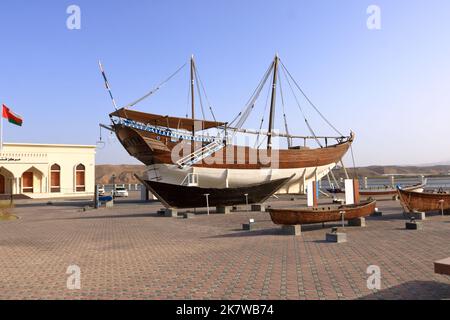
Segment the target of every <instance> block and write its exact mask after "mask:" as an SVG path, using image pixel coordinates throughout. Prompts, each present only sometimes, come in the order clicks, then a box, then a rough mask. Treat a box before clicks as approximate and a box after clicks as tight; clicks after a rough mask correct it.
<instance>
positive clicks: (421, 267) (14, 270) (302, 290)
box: [0, 201, 450, 299]
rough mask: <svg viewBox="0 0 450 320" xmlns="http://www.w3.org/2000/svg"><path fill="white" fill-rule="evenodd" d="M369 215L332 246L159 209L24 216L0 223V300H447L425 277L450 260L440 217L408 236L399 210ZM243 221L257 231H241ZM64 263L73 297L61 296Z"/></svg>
mask: <svg viewBox="0 0 450 320" xmlns="http://www.w3.org/2000/svg"><path fill="white" fill-rule="evenodd" d="M379 207H380V208H381V209H382V210H383V211H384V213H385V215H384V216H383V217H381V218H369V219H368V221H367V223H368V227H367V228H364V229H362V228H347V229H346V231H347V233H348V237H349V242H348V243H346V244H339V245H338V244H330V243H326V242H324V239H325V233H326V231H328V230H329V228H327V229H321V226H314V227H306V228H305V229H306V230H305V231H304V233H303V236H302V237H297V238H295V237H293V236H284V235H282V234H281V233H280V231H279V230H280V229H279V227H276V226H275V225H273V224H272V223H271V222H270V218H269V215H268V214H266V213H234V214H231V215H226V216H225V215H212V216H209V217H208V216H206V215H199V216H197V217H195V218H194V219H191V220H183V219H175V218H162V217H157V216H156V211H157V210H158V209H160V208H161V205H160V204H150V205H148V204H147V205H144V204H121V205H118V206H117V207H116V208H115V209H110V210H106V209H102V210H100V211H98V212H95V211H88V212H81V211H80V208H79V207H77V206H76V204H72V205H71V204H70V203H65V204H64V205H54V206H45V205H40V206H36V205H29V206H27V207H25V206H22V207H19V208H16V209H15V210H14V213H15V214H16V215H18V216H19V217H20V218H21V219H20V220H18V221H13V222H0V288H1V289H0V299H22V298H26V299H66V298H69V299H359V298H362V299H416V298H417V299H450V278H449V277H445V276H439V275H435V274H434V272H433V262H434V261H435V260H440V259H443V258H446V257H450V217H449V216H446V217H444V218H442V217H440V216H433V217H431V218H430V219H428V220H427V221H426V222H425V226H424V230H423V231H406V230H403V229H404V226H405V221H404V220H403V216H402V214H401V210H400V206H399V204H398V203H395V202H393V201H387V202H379ZM249 218H255V219H256V221H257V222H258V228H260V229H259V230H257V231H251V232H246V231H241V230H240V229H241V225H242V223H245V222H247V221H248V219H249ZM329 227H331V226H329ZM74 264H75V265H78V266H80V268H81V273H82V274H81V290H76V291H71V290H68V289H67V287H66V281H67V277H68V275H66V270H67V268H68V266H69V265H74ZM369 265H378V266H379V267H380V268H381V272H382V289H381V290H380V291H379V292H374V291H370V290H368V289H367V284H366V281H367V278H368V275H367V274H366V270H367V267H368V266H369Z"/></svg>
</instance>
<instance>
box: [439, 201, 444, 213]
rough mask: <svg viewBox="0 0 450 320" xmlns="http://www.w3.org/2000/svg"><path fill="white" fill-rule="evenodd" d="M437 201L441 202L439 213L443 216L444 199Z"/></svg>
mask: <svg viewBox="0 0 450 320" xmlns="http://www.w3.org/2000/svg"><path fill="white" fill-rule="evenodd" d="M439 203H440V204H441V213H442V216H444V199H441V200H439Z"/></svg>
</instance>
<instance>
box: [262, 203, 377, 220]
mask: <svg viewBox="0 0 450 320" xmlns="http://www.w3.org/2000/svg"><path fill="white" fill-rule="evenodd" d="M376 204H377V202H376V201H367V202H362V203H360V204H358V205H344V206H321V207H317V208H300V209H269V212H270V216H271V218H272V221H273V222H274V223H275V224H278V225H302V224H315V223H325V222H336V221H341V220H342V212H345V214H344V219H345V220H352V219H357V218H364V217H367V216H370V215H371V214H372V213H374V212H375V208H376Z"/></svg>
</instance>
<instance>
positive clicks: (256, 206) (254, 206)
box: [252, 204, 266, 212]
mask: <svg viewBox="0 0 450 320" xmlns="http://www.w3.org/2000/svg"><path fill="white" fill-rule="evenodd" d="M252 212H266V206H265V205H263V204H252Z"/></svg>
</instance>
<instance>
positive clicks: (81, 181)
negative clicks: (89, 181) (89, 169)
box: [75, 164, 86, 192]
mask: <svg viewBox="0 0 450 320" xmlns="http://www.w3.org/2000/svg"><path fill="white" fill-rule="evenodd" d="M85 176H86V167H85V166H84V165H82V164H79V165H78V166H77V168H76V172H75V179H76V186H77V192H85V191H86V185H85Z"/></svg>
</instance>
